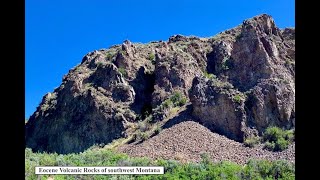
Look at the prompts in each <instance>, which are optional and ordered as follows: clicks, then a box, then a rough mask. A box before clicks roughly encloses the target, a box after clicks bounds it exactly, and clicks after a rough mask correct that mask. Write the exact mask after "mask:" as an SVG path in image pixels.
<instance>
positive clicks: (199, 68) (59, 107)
mask: <svg viewBox="0 0 320 180" xmlns="http://www.w3.org/2000/svg"><path fill="white" fill-rule="evenodd" d="M294 56H295V30H294V29H293V28H286V29H284V30H280V29H278V28H277V27H276V26H275V23H274V21H273V20H272V18H271V17H270V16H268V15H260V16H257V17H254V18H252V19H249V20H246V21H244V22H243V24H241V25H239V26H238V27H235V28H233V29H230V30H227V31H225V32H222V33H220V34H218V35H216V36H214V37H212V38H198V37H185V36H182V35H175V36H171V37H170V38H169V40H168V41H159V42H151V43H148V44H139V43H131V42H130V41H128V40H126V41H124V43H123V44H122V45H115V46H112V47H110V48H109V49H101V50H97V51H93V52H91V53H88V54H87V55H85V56H84V58H83V59H82V62H81V64H79V65H78V66H77V67H75V68H74V69H72V70H70V71H69V73H68V74H67V75H66V76H65V77H64V78H63V82H62V84H61V85H60V87H58V88H57V89H55V90H54V92H53V93H48V94H47V95H45V96H44V98H43V99H42V102H41V103H40V105H39V107H38V108H37V110H36V112H35V113H34V114H33V115H32V116H31V117H30V118H29V121H28V123H27V124H26V145H27V147H30V148H32V149H33V150H35V151H48V152H58V153H70V152H81V151H83V150H85V149H86V148H88V147H90V146H92V145H94V144H100V143H104V144H106V143H109V142H111V141H112V140H114V139H116V138H120V137H126V136H128V135H130V132H132V130H130V128H131V127H134V126H132V123H137V121H138V120H139V119H143V118H145V114H160V116H155V117H153V118H154V119H155V120H156V121H161V120H163V119H164V118H166V117H167V116H166V114H167V113H168V112H169V111H168V110H167V111H164V112H160V113H159V112H156V113H153V111H154V109H156V108H157V107H159V105H161V103H162V102H163V101H165V100H166V99H168V98H170V96H171V95H173V94H174V93H175V92H180V93H181V94H182V95H183V96H185V97H187V98H189V97H190V102H191V103H192V106H193V116H194V118H195V119H197V120H198V121H200V122H202V123H203V124H204V125H206V126H207V127H209V128H210V129H211V130H213V131H217V132H219V133H221V134H224V135H226V136H228V137H229V138H232V139H235V140H238V141H241V140H242V139H243V137H245V136H249V135H255V134H258V133H261V132H262V131H263V130H264V129H265V128H266V127H267V126H269V125H277V126H281V127H285V128H291V127H294V117H295V110H294V105H295V103H294V97H295V91H294V75H295V73H294V71H295V64H294V62H295V57H294ZM208 73H211V74H214V75H216V77H214V78H213V79H210V80H209V79H206V78H203V75H206V76H208ZM188 101H189V99H188ZM146 112H147V113H146ZM158 117H159V118H158Z"/></svg>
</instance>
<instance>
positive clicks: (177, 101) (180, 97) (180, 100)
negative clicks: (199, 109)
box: [170, 92, 187, 106]
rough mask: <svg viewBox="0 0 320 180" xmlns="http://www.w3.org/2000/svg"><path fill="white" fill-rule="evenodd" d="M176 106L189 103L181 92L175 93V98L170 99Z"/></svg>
mask: <svg viewBox="0 0 320 180" xmlns="http://www.w3.org/2000/svg"><path fill="white" fill-rule="evenodd" d="M170 100H171V101H172V103H173V105H174V106H183V105H185V104H186V103H187V98H186V97H184V96H183V95H182V94H181V93H180V92H175V93H173V96H171V97H170Z"/></svg>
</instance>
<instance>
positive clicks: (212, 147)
mask: <svg viewBox="0 0 320 180" xmlns="http://www.w3.org/2000/svg"><path fill="white" fill-rule="evenodd" d="M262 147H263V146H262V145H259V146H256V147H255V148H249V147H245V146H244V145H243V144H242V143H239V142H236V141H233V140H230V139H228V138H226V137H225V136H221V135H219V134H217V133H213V132H211V131H210V130H209V129H207V128H206V127H204V126H202V125H200V124H199V123H197V122H193V121H184V122H180V123H179V124H176V125H174V126H172V127H170V128H168V129H164V130H162V131H161V132H160V134H158V135H157V136H154V137H152V138H150V139H148V140H146V141H144V142H142V143H140V144H126V145H123V146H120V147H119V148H118V151H119V152H124V153H127V154H129V155H130V156H134V157H149V158H152V159H157V158H163V159H175V160H178V161H180V162H190V161H192V162H199V161H200V160H201V157H200V155H201V154H202V153H207V154H208V155H209V156H210V158H212V160H213V161H214V162H219V161H222V160H227V161H232V162H235V163H238V164H245V163H246V162H247V161H248V160H249V159H268V160H278V159H285V160H288V161H290V162H293V163H294V161H295V144H292V145H290V146H289V148H288V149H287V150H285V151H282V152H271V151H267V150H263V149H262Z"/></svg>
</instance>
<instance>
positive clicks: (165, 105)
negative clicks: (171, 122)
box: [162, 99, 173, 109]
mask: <svg viewBox="0 0 320 180" xmlns="http://www.w3.org/2000/svg"><path fill="white" fill-rule="evenodd" d="M162 106H163V107H164V108H165V109H167V108H170V107H171V106H173V102H172V101H171V100H170V99H167V100H165V101H163V103H162Z"/></svg>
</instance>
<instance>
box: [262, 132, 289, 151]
mask: <svg viewBox="0 0 320 180" xmlns="http://www.w3.org/2000/svg"><path fill="white" fill-rule="evenodd" d="M263 140H264V141H265V148H266V149H268V150H271V151H283V150H285V149H287V148H288V146H289V144H290V143H292V142H293V141H294V130H283V129H281V128H279V127H275V126H273V127H269V128H267V129H266V131H265V133H264V134H263Z"/></svg>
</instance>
